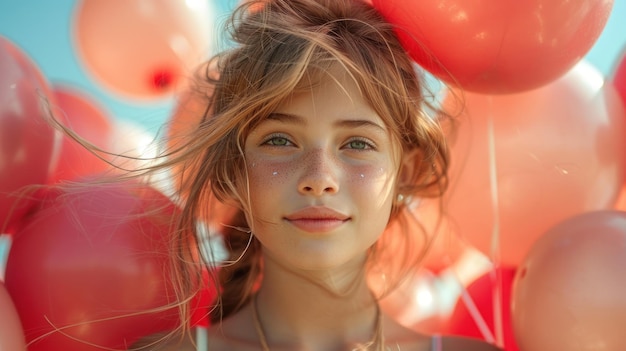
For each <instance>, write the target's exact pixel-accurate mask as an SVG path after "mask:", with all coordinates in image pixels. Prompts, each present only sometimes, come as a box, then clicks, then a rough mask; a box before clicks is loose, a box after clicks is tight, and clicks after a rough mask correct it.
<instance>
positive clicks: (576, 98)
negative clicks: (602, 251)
mask: <svg viewBox="0 0 626 351" xmlns="http://www.w3.org/2000/svg"><path fill="white" fill-rule="evenodd" d="M463 100H464V105H463V107H464V110H463V111H462V113H461V114H460V115H459V118H458V129H457V131H456V136H455V137H454V138H452V140H451V159H452V166H451V171H450V179H451V184H450V188H449V190H448V193H447V194H446V195H445V196H446V201H447V213H448V215H449V217H450V222H452V223H454V230H455V231H457V232H458V233H459V235H460V236H462V237H464V238H466V239H467V240H468V241H469V242H470V243H471V244H473V245H474V246H475V247H476V248H477V249H479V250H480V251H482V252H483V253H485V255H487V256H489V257H490V258H492V259H494V260H498V261H499V263H501V264H503V265H508V266H517V265H519V263H520V262H521V261H522V259H523V257H524V255H525V254H526V253H527V252H528V250H529V249H530V247H531V246H532V244H533V243H534V242H535V241H536V240H537V239H538V238H539V237H540V236H541V235H542V234H543V233H545V232H546V231H547V230H548V229H549V228H550V227H552V226H553V225H556V224H557V223H559V222H560V221H562V220H565V219H566V218H569V217H572V216H574V215H577V214H581V213H583V212H587V211H591V210H601V209H609V208H612V206H613V204H614V202H615V200H616V198H617V195H618V194H619V191H620V187H621V185H622V183H623V179H624V178H623V177H624V174H625V173H624V172H625V171H626V111H625V110H624V108H623V106H622V104H621V102H620V99H619V97H618V96H617V93H616V92H615V90H614V89H613V87H612V86H611V85H610V84H603V79H602V76H601V74H600V73H599V72H598V71H597V70H596V69H594V68H592V67H591V66H589V65H586V64H584V63H580V64H579V65H577V66H576V67H575V68H574V69H573V70H571V71H570V72H569V73H568V74H566V75H565V76H563V77H561V78H559V79H558V80H557V81H555V82H553V83H551V84H549V85H547V86H545V87H542V88H540V89H536V90H533V91H529V92H526V93H519V94H510V95H499V96H490V95H480V94H471V93H468V94H466V95H465V96H464V97H463ZM456 102H457V100H456V98H454V97H449V98H447V99H446V101H445V104H446V108H447V109H449V110H450V111H451V113H453V114H454V113H457V112H458V106H455V105H456ZM490 126H492V129H491V127H490ZM490 140H493V144H492V143H491V142H490ZM492 171H493V172H492ZM492 176H495V177H493V179H492ZM495 194H497V198H496V199H495V200H494V195H495ZM494 234H495V235H494ZM494 236H496V237H498V241H497V244H499V245H496V249H497V250H496V251H497V252H498V253H499V255H496V256H494V255H492V244H493V237H494ZM498 256H499V257H498Z"/></svg>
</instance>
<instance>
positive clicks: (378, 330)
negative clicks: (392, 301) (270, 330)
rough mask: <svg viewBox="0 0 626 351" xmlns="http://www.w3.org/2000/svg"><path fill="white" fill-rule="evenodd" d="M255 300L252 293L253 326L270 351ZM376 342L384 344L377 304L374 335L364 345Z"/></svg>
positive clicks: (381, 319)
mask: <svg viewBox="0 0 626 351" xmlns="http://www.w3.org/2000/svg"><path fill="white" fill-rule="evenodd" d="M256 300H257V296H256V295H254V296H253V297H252V319H253V320H254V328H255V329H256V333H257V336H258V338H259V342H260V343H261V348H262V349H263V351H271V350H270V347H269V345H268V344H267V338H266V337H265V332H264V331H263V326H262V325H261V320H260V319H259V311H258V308H257V302H256ZM376 344H381V345H384V340H383V318H382V313H380V306H379V305H378V304H376V324H375V325H374V337H373V338H372V340H371V341H370V342H368V343H367V345H366V347H369V346H371V345H376Z"/></svg>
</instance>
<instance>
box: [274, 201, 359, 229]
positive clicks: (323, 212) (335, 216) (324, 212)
mask: <svg viewBox="0 0 626 351" xmlns="http://www.w3.org/2000/svg"><path fill="white" fill-rule="evenodd" d="M285 220H286V221H287V222H289V223H290V224H292V225H294V226H295V227H296V228H298V229H300V230H303V231H306V232H310V233H324V232H329V231H331V230H334V229H336V228H338V227H340V226H342V225H343V224H344V223H346V222H348V221H349V220H350V217H349V216H347V215H344V214H342V213H340V212H337V211H335V210H333V209H330V208H327V207H307V208H304V209H302V210H299V211H296V212H294V213H292V214H291V215H288V216H286V217H285Z"/></svg>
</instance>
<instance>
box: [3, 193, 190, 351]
mask: <svg viewBox="0 0 626 351" xmlns="http://www.w3.org/2000/svg"><path fill="white" fill-rule="evenodd" d="M176 213H177V211H176V209H175V206H174V205H173V204H172V202H171V201H170V200H169V199H168V198H166V197H165V196H164V195H162V194H161V193H159V192H158V191H156V190H154V189H152V188H150V187H148V186H145V185H139V184H132V183H124V184H109V185H104V184H103V185H97V184H83V185H78V186H77V187H76V188H72V189H68V190H63V191H61V190H58V189H52V190H48V191H46V193H45V194H44V195H43V197H42V200H41V207H40V208H39V209H38V210H37V211H36V212H34V213H33V214H32V215H31V217H29V221H28V224H27V225H26V226H25V227H23V228H21V230H20V231H19V232H17V233H15V235H14V240H13V244H12V246H11V250H10V252H9V258H8V261H7V267H6V286H7V289H8V291H9V293H10V294H11V296H12V297H13V300H14V301H15V306H16V308H17V310H18V313H19V315H20V317H21V319H22V322H23V326H24V332H25V335H26V339H27V341H28V342H29V343H31V344H30V345H29V351H51V350H65V351H73V350H76V351H78V350H81V351H89V350H94V351H95V350H102V348H113V349H126V347H127V346H128V345H130V344H132V343H133V342H135V341H136V340H137V339H139V338H141V337H144V336H146V335H150V334H153V333H156V332H160V331H166V330H171V329H172V328H174V327H176V326H177V325H178V323H179V318H178V310H177V308H176V306H172V307H169V308H164V307H166V306H167V305H168V304H175V303H177V301H176V297H175V295H174V292H173V287H172V285H171V284H172V283H171V281H170V279H171V276H170V269H169V265H168V262H169V258H168V256H169V251H168V250H169V248H168V244H169V241H170V239H171V230H172V227H171V220H172V216H174V215H176ZM152 309H156V310H152Z"/></svg>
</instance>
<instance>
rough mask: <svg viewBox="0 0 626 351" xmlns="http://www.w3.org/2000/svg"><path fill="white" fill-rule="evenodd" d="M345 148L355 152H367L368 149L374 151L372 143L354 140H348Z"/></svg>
mask: <svg viewBox="0 0 626 351" xmlns="http://www.w3.org/2000/svg"><path fill="white" fill-rule="evenodd" d="M346 147H347V148H348V149H355V150H368V149H374V145H373V144H372V143H370V142H369V141H367V140H363V139H354V140H350V141H349V142H348V143H347V144H346Z"/></svg>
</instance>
